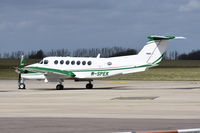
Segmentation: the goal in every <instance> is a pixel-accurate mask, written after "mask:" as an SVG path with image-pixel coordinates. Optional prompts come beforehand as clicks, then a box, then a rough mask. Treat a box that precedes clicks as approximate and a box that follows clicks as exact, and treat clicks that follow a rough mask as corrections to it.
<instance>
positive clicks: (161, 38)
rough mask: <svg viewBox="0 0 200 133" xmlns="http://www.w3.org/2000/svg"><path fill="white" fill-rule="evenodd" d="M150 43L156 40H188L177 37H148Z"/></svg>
mask: <svg viewBox="0 0 200 133" xmlns="http://www.w3.org/2000/svg"><path fill="white" fill-rule="evenodd" d="M147 38H148V39H149V41H155V40H170V39H186V38H185V37H182V36H180V37H176V36H157V35H152V36H148V37H147Z"/></svg>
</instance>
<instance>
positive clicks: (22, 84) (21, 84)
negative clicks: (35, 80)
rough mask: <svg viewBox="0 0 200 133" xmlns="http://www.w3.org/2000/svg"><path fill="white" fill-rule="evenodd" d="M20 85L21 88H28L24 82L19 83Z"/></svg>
mask: <svg viewBox="0 0 200 133" xmlns="http://www.w3.org/2000/svg"><path fill="white" fill-rule="evenodd" d="M18 87H19V89H26V86H25V84H24V83H19V85H18Z"/></svg>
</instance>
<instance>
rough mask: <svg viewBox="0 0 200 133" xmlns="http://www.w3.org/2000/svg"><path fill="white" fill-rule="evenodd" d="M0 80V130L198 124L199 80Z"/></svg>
mask: <svg viewBox="0 0 200 133" xmlns="http://www.w3.org/2000/svg"><path fill="white" fill-rule="evenodd" d="M85 84H86V82H73V81H68V80H67V81H65V82H64V86H65V89H64V90H55V86H56V83H48V84H46V83H43V82H40V81H26V86H27V89H26V90H18V89H17V81H15V80H0V132H1V133H11V132H15V133H18V132H20V133H26V132H29V133H35V132H37V133H54V132H56V133H66V132H75V133H76V132H81V133H88V132H91V133H101V132H102V133H104V132H125V131H135V130H140V131H141V130H143V131H144V130H174V129H184V128H200V82H199V81H101V80H100V81H95V82H93V84H94V89H91V90H88V89H85Z"/></svg>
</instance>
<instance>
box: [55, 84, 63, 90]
mask: <svg viewBox="0 0 200 133" xmlns="http://www.w3.org/2000/svg"><path fill="white" fill-rule="evenodd" d="M63 89H64V86H63V85H62V84H58V85H57V86H56V90H63Z"/></svg>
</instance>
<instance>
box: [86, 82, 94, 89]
mask: <svg viewBox="0 0 200 133" xmlns="http://www.w3.org/2000/svg"><path fill="white" fill-rule="evenodd" d="M85 87H86V89H92V88H93V84H92V83H91V81H89V83H88V84H86V86H85Z"/></svg>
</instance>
